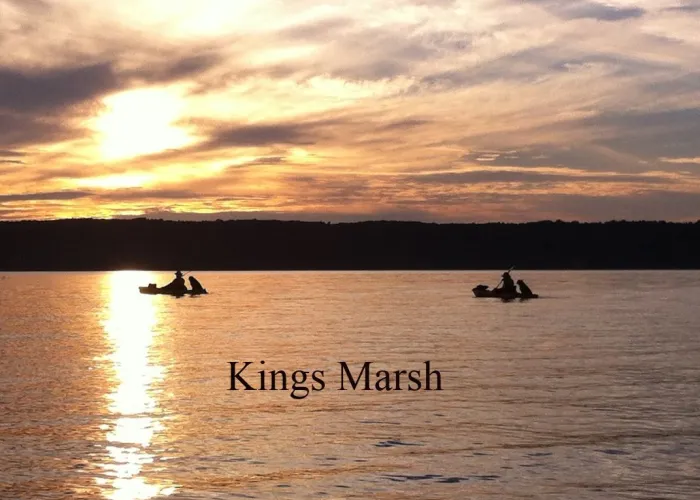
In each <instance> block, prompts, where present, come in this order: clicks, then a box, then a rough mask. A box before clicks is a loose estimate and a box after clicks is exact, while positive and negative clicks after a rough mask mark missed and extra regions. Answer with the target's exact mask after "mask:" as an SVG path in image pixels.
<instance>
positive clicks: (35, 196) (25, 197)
mask: <svg viewBox="0 0 700 500" xmlns="http://www.w3.org/2000/svg"><path fill="white" fill-rule="evenodd" d="M87 196H90V193H88V192H85V191H55V192H45V193H24V194H2V195H0V203H7V202H14V201H52V200H77V199H80V198H85V197H87Z"/></svg>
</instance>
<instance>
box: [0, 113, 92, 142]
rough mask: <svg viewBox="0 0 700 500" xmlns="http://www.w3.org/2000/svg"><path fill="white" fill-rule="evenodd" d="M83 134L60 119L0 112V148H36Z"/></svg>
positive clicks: (80, 130) (82, 131)
mask: <svg viewBox="0 0 700 500" xmlns="http://www.w3.org/2000/svg"><path fill="white" fill-rule="evenodd" d="M84 133H85V131H84V130H82V129H80V128H76V127H74V126H72V125H70V124H69V123H66V122H64V121H62V120H61V119H60V118H54V117H47V116H44V117H41V116H36V117H35V116H32V115H29V114H10V113H3V112H2V111H1V110H0V147H24V146H36V145H40V144H47V143H53V142H60V141H64V140H67V139H72V138H76V137H79V136H81V135H82V134H84Z"/></svg>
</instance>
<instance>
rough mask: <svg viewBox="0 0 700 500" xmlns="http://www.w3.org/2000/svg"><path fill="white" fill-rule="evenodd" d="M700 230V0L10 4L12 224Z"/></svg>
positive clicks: (6, 179)
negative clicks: (92, 220) (108, 221)
mask: <svg viewBox="0 0 700 500" xmlns="http://www.w3.org/2000/svg"><path fill="white" fill-rule="evenodd" d="M141 214H145V215H147V216H150V217H162V218H187V219H197V218H253V217H257V218H282V219H303V220H331V221H342V220H366V219H379V218H381V219H408V220H426V221H464V222H468V221H485V220H493V221H523V220H541V219H557V218H560V219H564V220H574V219H575V220H609V219H613V218H626V219H667V220H696V219H699V218H700V1H678V0H643V1H623V0H618V1H615V2H606V3H602V2H592V1H579V0H561V1H557V0H530V1H525V0H464V1H462V0H455V1H450V0H374V1H370V0H354V1H347V2H333V3H330V2H329V3H324V2H319V1H308V0H255V1H253V0H196V1H194V0H192V1H190V0H119V1H109V2H108V1H95V0H0V219H4V220H12V219H27V218H32V219H44V218H65V217H125V216H136V215H141Z"/></svg>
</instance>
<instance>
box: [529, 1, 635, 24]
mask: <svg viewBox="0 0 700 500" xmlns="http://www.w3.org/2000/svg"><path fill="white" fill-rule="evenodd" d="M529 3H533V4H537V5H542V6H543V7H544V8H546V9H547V10H549V11H550V12H552V13H554V14H556V15H557V16H559V17H562V18H564V19H596V20H598V21H611V22H614V21H624V20H626V19H633V18H637V17H641V16H643V15H644V14H645V10H644V9H642V8H639V7H614V6H611V5H606V4H602V3H598V2H589V1H587V0H529Z"/></svg>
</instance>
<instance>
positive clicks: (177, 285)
mask: <svg viewBox="0 0 700 500" xmlns="http://www.w3.org/2000/svg"><path fill="white" fill-rule="evenodd" d="M162 289H163V290H168V291H173V292H186V291H187V286H185V278H183V277H182V271H176V272H175V279H174V280H172V281H171V282H170V283H168V284H167V285H165V286H164V287H163V288H162Z"/></svg>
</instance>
